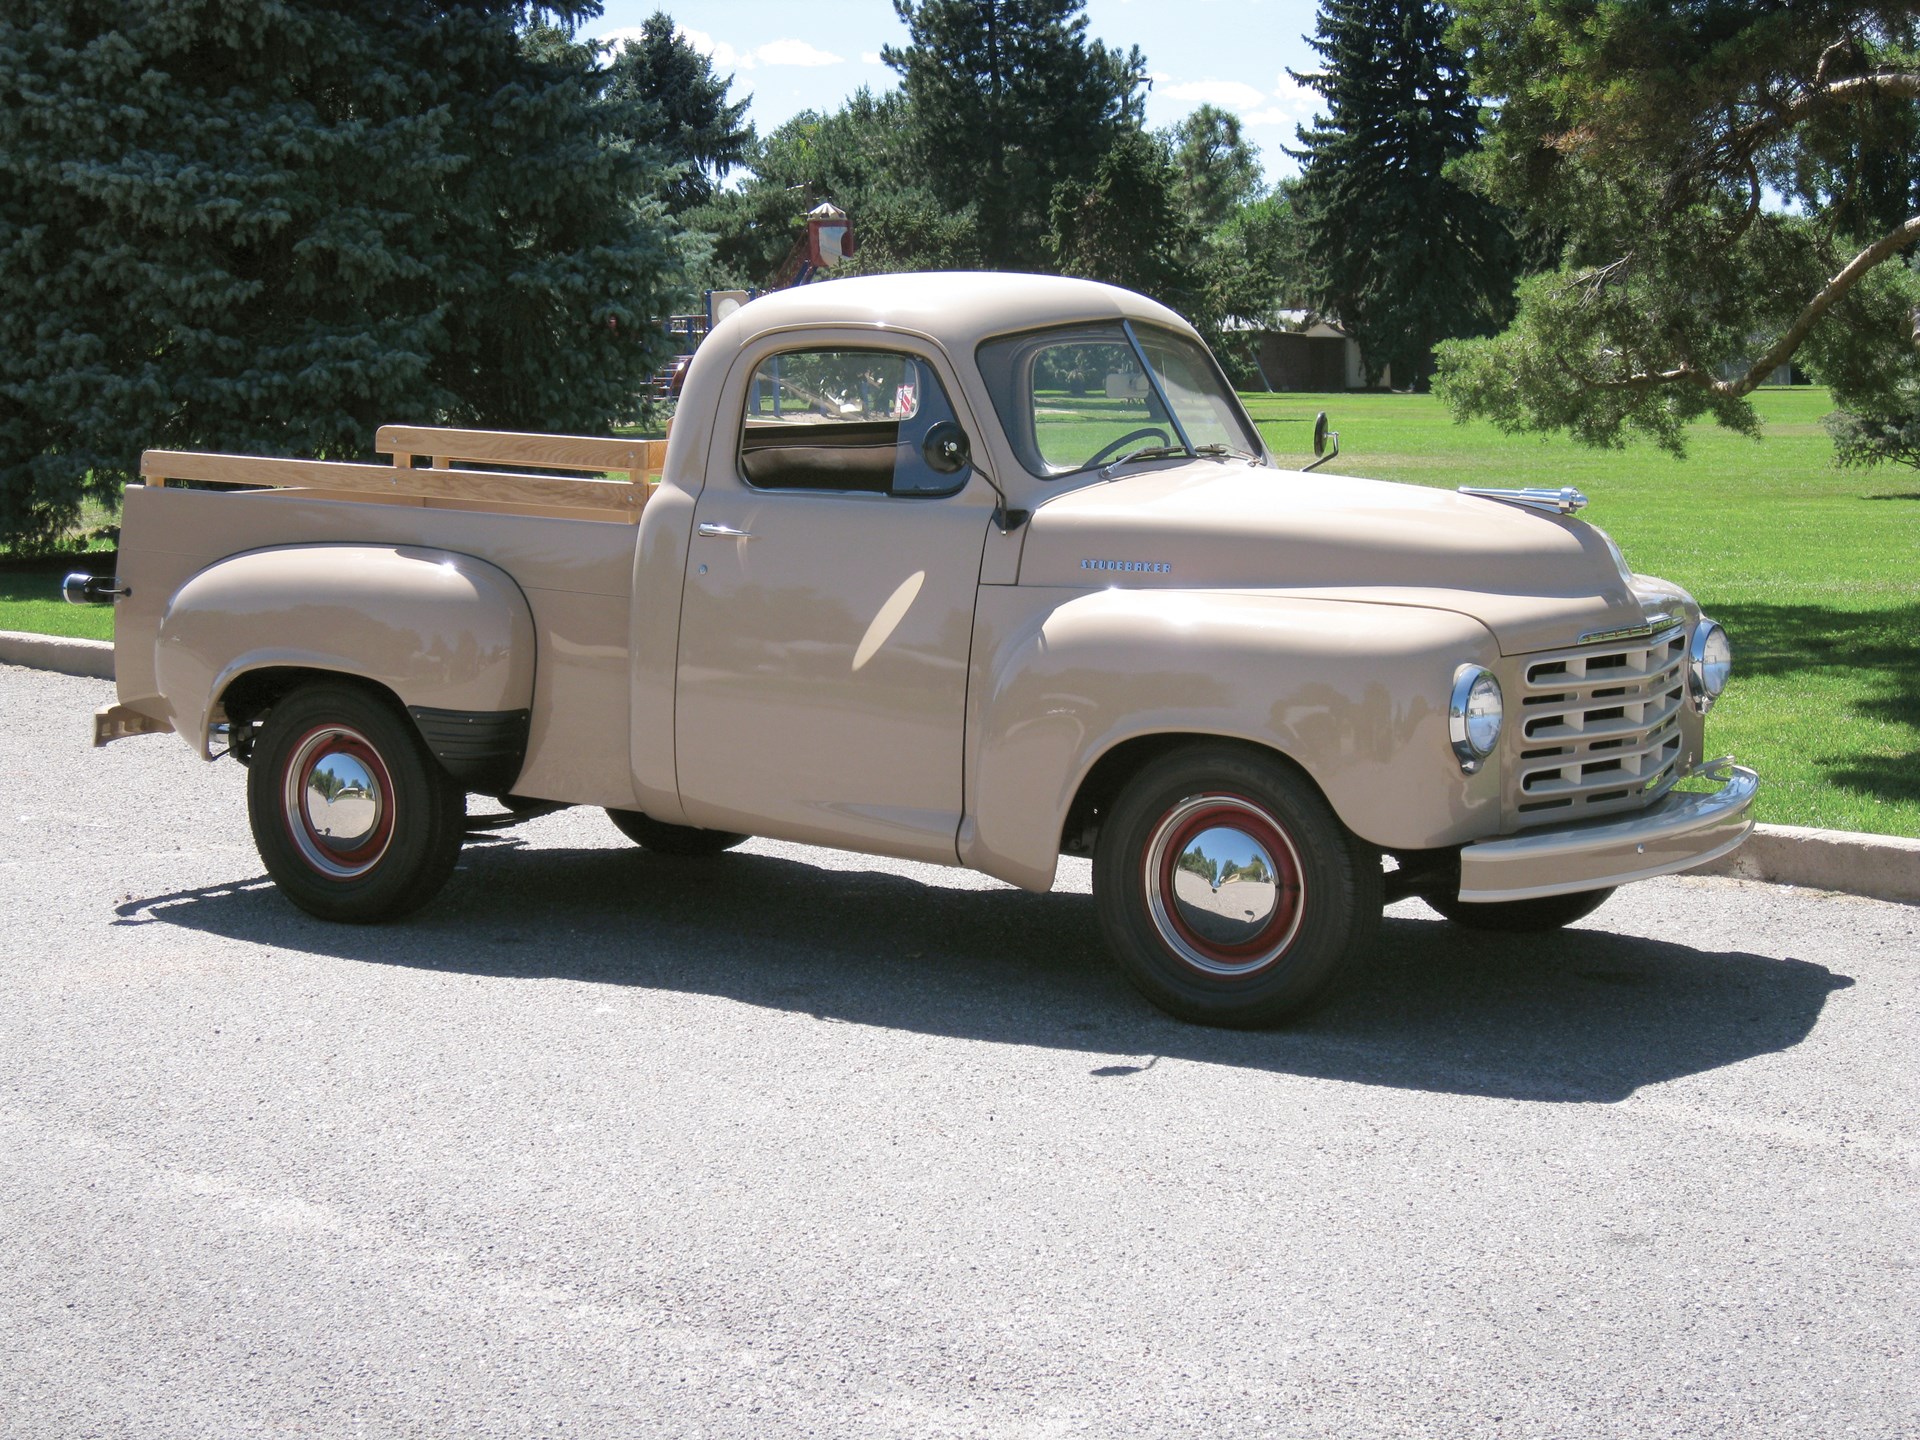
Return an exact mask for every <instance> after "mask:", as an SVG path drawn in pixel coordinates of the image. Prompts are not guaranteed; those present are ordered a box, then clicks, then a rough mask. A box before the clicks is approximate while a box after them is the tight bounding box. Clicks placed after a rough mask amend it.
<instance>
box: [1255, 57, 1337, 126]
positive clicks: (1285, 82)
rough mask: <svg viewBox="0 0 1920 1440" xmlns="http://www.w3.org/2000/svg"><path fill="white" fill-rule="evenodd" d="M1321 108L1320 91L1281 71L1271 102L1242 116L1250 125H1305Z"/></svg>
mask: <svg viewBox="0 0 1920 1440" xmlns="http://www.w3.org/2000/svg"><path fill="white" fill-rule="evenodd" d="M1319 110H1320V93H1319V92H1318V91H1317V90H1310V89H1308V88H1307V87H1306V86H1305V85H1302V84H1301V83H1300V82H1299V81H1298V80H1296V79H1294V78H1293V77H1292V76H1291V75H1289V74H1287V73H1286V71H1284V70H1283V71H1281V72H1280V79H1279V83H1278V84H1277V85H1276V86H1275V87H1274V91H1273V100H1272V102H1271V103H1269V104H1267V105H1265V106H1263V107H1262V108H1260V109H1259V110H1255V111H1253V112H1251V113H1250V114H1246V115H1242V116H1241V117H1240V118H1241V120H1242V121H1243V122H1245V123H1246V124H1248V125H1305V124H1306V123H1307V122H1308V121H1310V120H1312V119H1313V117H1314V116H1315V115H1316V114H1317V113H1318V112H1319Z"/></svg>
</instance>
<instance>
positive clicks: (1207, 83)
mask: <svg viewBox="0 0 1920 1440" xmlns="http://www.w3.org/2000/svg"><path fill="white" fill-rule="evenodd" d="M1154 93H1155V94H1157V95H1164V96H1166V97H1167V98H1168V99H1169V100H1192V101H1195V102H1198V103H1202V104H1207V105H1218V106H1219V107H1220V108H1221V109H1223V110H1251V109H1252V108H1253V107H1254V106H1256V105H1263V104H1265V103H1266V99H1267V97H1266V93H1265V92H1264V91H1262V90H1260V89H1258V88H1256V87H1254V86H1252V85H1249V84H1247V83H1246V82H1245V81H1242V80H1189V81H1186V82H1185V83H1184V84H1180V85H1161V86H1158V87H1156V88H1155V91H1154Z"/></svg>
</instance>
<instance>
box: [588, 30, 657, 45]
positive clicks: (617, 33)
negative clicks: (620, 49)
mask: <svg viewBox="0 0 1920 1440" xmlns="http://www.w3.org/2000/svg"><path fill="white" fill-rule="evenodd" d="M644 33H645V32H644V31H643V30H641V28H640V27H639V26H638V25H622V26H621V27H620V28H619V29H618V30H609V31H607V32H606V33H605V34H602V35H596V36H594V37H593V38H594V39H596V40H599V41H601V42H602V43H604V44H607V45H614V46H619V45H624V44H626V42H627V41H629V40H638V39H639V38H640V37H641V35H643V34H644Z"/></svg>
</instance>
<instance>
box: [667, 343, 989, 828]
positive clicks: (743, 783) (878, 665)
mask: <svg viewBox="0 0 1920 1440" xmlns="http://www.w3.org/2000/svg"><path fill="white" fill-rule="evenodd" d="M955 393H956V390H955V387H954V386H953V385H952V384H951V383H950V380H943V379H942V376H941V374H940V372H939V370H938V368H936V365H935V363H934V360H933V358H932V357H931V356H930V355H927V354H923V353H917V352H915V351H912V350H910V349H902V348H886V349H881V348H863V347H861V345H860V343H859V341H853V342H845V341H841V342H831V343H824V344H812V345H806V344H802V343H799V342H796V341H794V340H791V339H786V340H780V341H770V342H763V344H762V345H761V346H759V347H756V349H754V350H750V351H748V352H747V353H745V354H744V355H743V356H742V357H741V360H740V361H739V362H738V363H737V364H736V365H735V367H734V370H733V373H732V374H731V376H730V377H729V380H728V383H727V387H726V389H725V390H724V392H723V394H722V397H721V407H720V410H719V412H718V413H717V414H716V416H715V427H714V437H713V444H712V447H711V452H710V454H709V457H708V462H707V464H708V470H707V478H706V484H705V486H704V488H703V490H702V492H701V495H700V499H699V503H698V506H697V508H696V510H695V512H694V537H693V540H692V544H691V549H690V551H689V554H688V558H687V577H686V593H685V599H684V602H683V605H682V610H681V624H680V652H679V678H678V688H677V690H676V695H675V725H674V728H675V735H674V741H675V753H676V756H677V765H678V781H679V786H680V794H681V800H682V803H683V804H684V806H685V809H686V814H687V818H688V820H689V821H690V822H691V823H693V824H695V825H703V826H707V827H710V828H714V829H723V830H742V831H746V832H749V833H751V834H756V835H772V836H779V837H782V838H786V839H794V840H803V841H811V842H814V843H819V844H838V845H847V846H852V847H854V848H859V849H866V850H872V851H875V852H879V853H885V854H893V855H900V856H905V857H909V858H916V859H926V860H936V861H943V862H947V863H953V862H954V861H955V860H956V858H957V857H956V840H955V836H956V832H957V830H958V827H959V823H960V813H961V751H962V744H963V740H964V737H965V733H966V700H967V662H968V656H969V651H970V648H971V644H972V638H973V611H974V596H975V591H976V589H977V587H978V584H979V578H980V564H981V556H982V552H983V549H984V547H985V543H986V536H987V529H988V526H989V525H990V524H992V516H993V510H994V506H995V504H996V502H997V499H998V497H997V496H996V494H995V492H994V490H993V488H992V487H991V486H990V485H989V484H988V483H987V482H986V480H985V479H983V478H982V477H981V476H980V475H979V474H977V473H976V472H975V471H974V470H973V469H972V467H971V466H970V465H968V464H964V463H955V462H954V461H953V459H952V458H951V452H946V453H943V452H942V451H941V450H940V448H939V441H940V440H941V439H942V438H943V437H946V436H949V435H950V434H951V431H950V430H941V431H940V432H939V433H938V434H936V435H935V436H934V437H933V444H932V445H931V446H930V445H929V444H928V436H929V432H932V431H934V430H935V427H937V426H952V425H955V424H958V425H960V426H961V427H962V428H963V429H964V430H965V431H966V432H967V433H968V434H969V435H977V434H978V433H979V432H978V430H977V428H975V427H974V426H973V425H972V423H971V421H970V419H969V418H968V417H966V416H964V415H956V412H955V410H954V401H953V399H952V398H951V397H953V396H954V395H955ZM929 456H931V458H929Z"/></svg>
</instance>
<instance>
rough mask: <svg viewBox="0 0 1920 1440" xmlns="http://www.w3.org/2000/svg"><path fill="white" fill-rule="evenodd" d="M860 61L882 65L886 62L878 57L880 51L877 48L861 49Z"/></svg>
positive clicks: (864, 63)
mask: <svg viewBox="0 0 1920 1440" xmlns="http://www.w3.org/2000/svg"><path fill="white" fill-rule="evenodd" d="M860 63H861V64H862V65H884V64H886V63H887V62H886V61H884V60H882V59H881V58H880V52H879V51H878V50H862V51H861V52H860Z"/></svg>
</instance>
